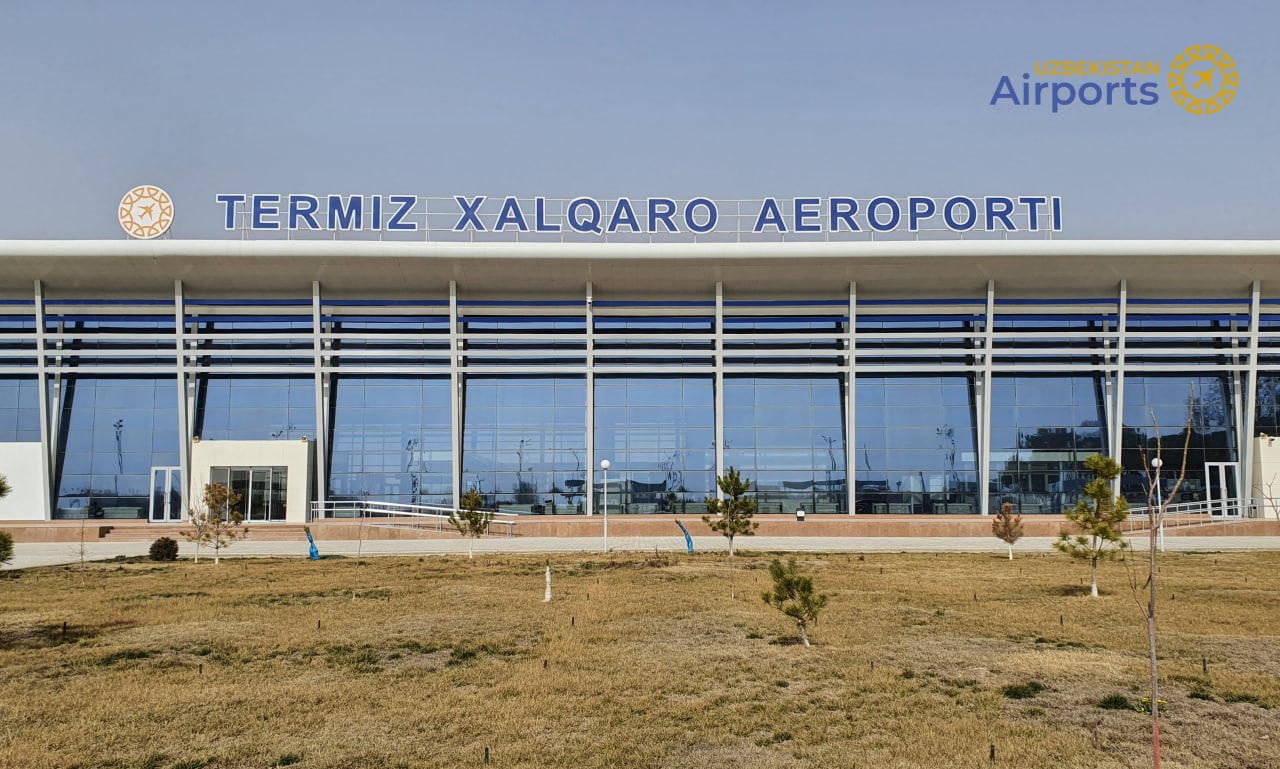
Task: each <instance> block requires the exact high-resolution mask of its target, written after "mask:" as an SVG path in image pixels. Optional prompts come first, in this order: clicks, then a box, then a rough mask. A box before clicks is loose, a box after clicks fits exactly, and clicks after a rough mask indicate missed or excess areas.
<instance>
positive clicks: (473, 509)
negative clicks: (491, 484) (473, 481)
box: [449, 486, 493, 558]
mask: <svg viewBox="0 0 1280 769" xmlns="http://www.w3.org/2000/svg"><path fill="white" fill-rule="evenodd" d="M458 501H459V503H460V504H461V505H462V509H461V510H457V511H455V512H454V513H453V515H451V516H449V523H452V524H453V527H454V528H455V529H457V530H458V533H459V534H461V535H462V536H464V537H470V538H471V541H470V542H468V543H467V557H468V558H475V557H476V555H475V552H474V550H475V542H476V540H477V539H479V538H481V537H483V536H484V535H485V532H487V531H488V530H489V524H490V523H493V511H492V510H481V509H480V507H481V506H482V505H484V497H482V496H480V490H479V489H477V488H476V487H475V486H472V487H471V488H470V489H468V490H467V493H466V494H463V495H462V499H460V500H458Z"/></svg>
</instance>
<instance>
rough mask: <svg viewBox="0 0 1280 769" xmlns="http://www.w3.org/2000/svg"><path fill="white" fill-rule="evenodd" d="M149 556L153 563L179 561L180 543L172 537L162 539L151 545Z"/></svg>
mask: <svg viewBox="0 0 1280 769" xmlns="http://www.w3.org/2000/svg"><path fill="white" fill-rule="evenodd" d="M148 555H149V556H150V557H151V560H153V561H176V560H178V542H177V540H174V539H172V538H170V537H161V538H160V539H157V540H156V541H155V542H152V543H151V550H150V551H149V553H148Z"/></svg>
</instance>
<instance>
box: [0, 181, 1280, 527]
mask: <svg viewBox="0 0 1280 769" xmlns="http://www.w3.org/2000/svg"><path fill="white" fill-rule="evenodd" d="M229 197H232V198H235V197H236V196H229ZM239 197H240V199H239V200H235V199H233V200H232V201H231V202H230V203H228V204H227V210H228V212H229V213H228V214H227V219H228V221H227V224H228V229H230V230H233V231H237V232H236V233H235V234H234V235H232V236H230V237H227V238H225V239H214V240H209V239H201V240H183V239H180V238H176V237H162V238H154V239H117V240H84V241H52V240H51V241H0V472H3V473H5V474H6V475H7V476H8V478H9V480H10V483H11V484H12V485H13V486H14V489H15V490H14V493H13V494H12V495H11V496H10V498H9V499H6V500H4V501H3V505H4V507H0V518H7V519H21V520H40V519H55V520H56V519H67V518H70V519H76V518H80V519H84V518H113V519H126V518H141V519H149V520H152V521H158V522H159V521H163V522H174V521H179V520H182V519H184V518H185V516H186V511H187V509H188V507H189V505H190V500H191V499H192V498H193V497H195V498H197V499H198V498H199V496H200V494H199V489H201V488H203V486H204V484H206V483H209V482H215V481H216V482H222V483H226V484H228V485H230V486H231V487H232V488H233V489H235V490H237V491H239V492H240V493H242V495H243V497H244V505H245V510H246V517H247V519H248V520H249V521H250V522H263V523H269V522H272V521H293V522H301V521H305V520H308V519H309V518H311V517H324V516H326V515H332V514H333V513H334V511H335V509H337V508H338V507H340V506H341V505H342V504H349V503H352V502H360V501H379V502H386V503H398V504H402V505H406V506H430V505H439V506H445V507H455V506H456V505H457V504H458V499H459V496H460V495H461V494H462V493H464V492H465V491H466V490H468V489H470V488H473V487H474V488H476V489H478V490H479V491H480V493H481V494H482V495H483V496H484V498H485V500H486V503H487V504H489V505H494V506H497V507H499V508H500V509H502V510H506V511H510V512H519V513H524V514H535V515H536V514H541V515H592V514H594V513H596V512H598V511H599V509H600V508H601V506H602V504H603V503H604V500H605V498H606V495H607V500H608V506H609V511H610V513H611V514H662V513H686V512H700V511H702V510H703V509H704V508H703V504H702V500H703V499H704V497H706V496H709V495H710V496H714V495H715V494H716V493H717V492H716V484H715V479H716V476H717V475H722V474H724V473H725V472H726V470H727V469H728V468H729V467H733V468H736V469H737V470H738V471H740V472H741V473H742V474H743V475H744V476H746V477H748V478H750V480H751V481H752V484H753V487H754V494H755V497H756V499H757V500H758V502H759V505H760V510H761V511H762V512H773V513H778V512H783V513H792V512H794V511H795V510H796V509H804V510H806V511H807V512H808V513H809V514H811V515H848V514H856V515H875V514H917V515H947V514H977V513H989V512H991V511H993V510H996V509H999V507H1000V505H1002V504H1003V503H1006V502H1009V503H1012V504H1013V505H1014V506H1015V509H1017V510H1018V511H1020V512H1022V513H1024V514H1036V513H1060V512H1061V510H1062V508H1063V507H1065V506H1069V505H1071V504H1073V503H1074V501H1075V500H1076V498H1077V497H1078V496H1079V490H1080V488H1081V486H1082V485H1083V483H1084V482H1085V481H1086V480H1087V475H1086V474H1085V472H1084V469H1083V461H1084V459H1085V457H1087V456H1088V455H1090V454H1092V453H1095V452H1102V453H1106V454H1109V455H1112V456H1117V457H1120V458H1121V459H1122V462H1123V464H1124V466H1125V468H1126V470H1127V471H1128V472H1127V473H1126V475H1125V477H1124V479H1122V481H1121V485H1122V487H1123V489H1124V491H1125V493H1126V494H1127V495H1130V496H1131V497H1133V498H1134V499H1135V500H1137V499H1144V500H1145V498H1146V493H1145V490H1144V489H1143V486H1142V484H1143V479H1142V477H1141V474H1140V471H1141V469H1142V459H1141V457H1140V452H1141V451H1146V452H1148V453H1149V454H1154V451H1155V444H1156V441H1157V439H1159V440H1160V441H1161V442H1162V445H1163V456H1164V459H1165V463H1166V467H1175V468H1176V467H1177V466H1178V465H1179V464H1180V463H1181V461H1182V446H1183V442H1184V431H1185V429H1186V426H1187V424H1188V422H1189V423H1190V425H1191V433H1190V448H1189V450H1188V451H1187V454H1186V461H1187V468H1188V479H1189V480H1188V482H1187V483H1186V484H1184V486H1183V488H1182V491H1181V498H1183V499H1188V500H1191V499H1206V500H1209V501H1211V502H1212V501H1220V502H1223V503H1224V504H1223V506H1222V507H1221V508H1220V511H1221V513H1222V514H1224V515H1235V514H1240V513H1241V512H1242V511H1243V512H1244V514H1245V515H1249V514H1258V513H1259V511H1261V513H1262V514H1266V515H1268V517H1270V515H1271V513H1268V512H1267V505H1266V498H1269V497H1270V484H1271V482H1273V481H1275V470H1276V469H1277V468H1280V463H1273V462H1272V461H1271V457H1270V451H1269V448H1270V441H1269V440H1268V438H1266V437H1265V436H1270V435H1280V242H1275V241H1079V240H1062V239H1052V238H1048V237H1037V238H1017V237H962V236H961V235H963V233H961V234H954V233H944V234H945V235H947V236H946V237H921V236H920V234H919V233H909V234H907V235H906V236H903V237H891V236H889V235H885V236H883V237H876V232H865V231H860V232H857V233H845V235H846V237H831V235H830V232H829V231H828V232H819V233H818V234H816V235H808V234H807V233H805V235H806V236H805V237H788V235H792V234H798V233H795V230H796V228H795V226H794V225H795V224H796V223H797V222H799V223H800V224H803V223H804V220H803V219H802V218H800V217H798V216H797V217H796V218H794V219H782V220H780V221H781V223H782V225H783V228H782V231H781V232H779V231H777V228H775V229H774V230H772V231H770V235H771V237H764V238H757V239H754V240H752V239H750V238H742V237H735V236H734V235H733V234H732V233H733V232H734V231H733V230H730V231H729V232H730V234H729V235H725V234H724V233H717V232H705V233H702V232H698V231H697V228H698V227H702V226H705V225H706V224H707V223H708V213H707V212H706V211H694V215H693V218H692V219H690V220H688V222H682V221H680V220H679V219H677V220H676V225H677V228H678V227H679V225H681V224H686V225H688V226H689V227H690V228H691V229H692V230H693V231H692V232H685V233H684V234H685V235H686V237H682V238H673V239H665V240H664V239H662V238H658V237H652V236H651V234H650V233H646V232H644V230H643V227H641V228H640V229H639V231H638V232H637V230H636V228H632V229H631V230H625V231H624V233H623V234H622V235H618V236H616V237H610V235H615V234H616V233H615V232H614V231H613V230H609V231H608V232H605V233H595V234H591V233H579V232H574V233H570V234H571V235H572V237H566V236H564V235H557V236H554V237H544V238H539V237H538V235H539V232H538V231H533V228H532V227H529V226H528V224H527V222H524V221H523V220H522V221H521V222H520V224H525V225H526V226H525V227H524V228H523V229H522V228H521V227H519V226H518V225H515V224H510V220H511V218H512V216H511V215H510V214H509V212H508V213H507V214H503V213H502V212H501V209H492V208H481V207H480V206H479V204H476V209H475V210H476V213H477V215H478V214H479V213H480V212H481V211H488V212H489V214H488V215H489V216H490V217H491V218H490V219H489V220H488V221H487V222H486V223H485V225H484V226H485V230H487V231H488V232H486V234H489V235H491V237H489V238H479V237H476V236H475V233H474V232H473V233H463V232H461V231H459V230H457V229H456V227H454V228H450V232H452V233H453V236H452V237H434V236H433V233H435V232H436V231H435V230H433V229H431V227H430V226H429V223H430V213H428V214H426V215H425V217H424V220H423V221H424V225H423V227H422V228H421V229H418V230H415V231H412V232H410V233H408V234H402V233H398V232H386V231H378V232H375V233H372V234H371V233H370V232H367V231H366V232H356V233H354V234H350V235H347V234H345V233H334V232H329V231H327V230H326V229H325V227H324V226H323V224H324V221H323V219H321V220H320V222H319V223H318V224H319V225H321V226H318V227H316V228H309V227H307V226H306V225H307V222H306V220H305V217H304V218H303V219H302V221H301V224H302V227H301V229H302V230H304V231H303V232H296V231H295V230H297V229H299V228H296V227H295V228H282V229H284V230H285V231H284V232H278V233H261V237H255V236H254V235H255V233H251V232H247V231H245V230H251V229H256V228H253V227H247V228H246V227H243V226H242V224H243V221H251V222H252V223H254V224H262V223H267V222H268V220H269V218H270V217H269V216H268V215H269V214H278V215H279V217H280V218H281V219H283V218H284V216H285V214H284V213H283V211H284V210H285V208H284V204H283V203H280V202H279V201H278V200H277V204H276V208H275V209H273V208H272V207H271V203H270V201H268V203H267V204H266V205H265V206H263V207H262V209H258V208H256V206H257V201H255V200H254V199H253V197H254V196H247V197H248V199H245V198H246V196H239ZM391 197H392V198H394V197H396V196H391ZM277 198H279V196H277ZM219 200H220V202H221V201H222V197H221V196H220V198H219ZM419 200H425V199H419ZM538 200H539V201H541V200H542V199H538ZM841 200H843V199H841ZM468 202H471V201H468ZM873 202H874V201H873ZM695 203H696V201H689V202H687V203H680V204H677V205H676V209H677V212H678V213H677V215H680V214H683V213H684V212H685V211H687V210H688V209H690V208H692V207H694V206H695ZM487 205H497V206H501V205H502V203H501V201H491V202H490V204H487ZM787 205H788V206H791V205H792V203H791V202H790V201H788V203H787ZM122 206H124V203H122ZM289 206H290V208H289V209H288V210H289V212H290V213H295V212H296V211H297V210H298V206H294V204H293V201H289ZM558 206H559V207H558V209H557V213H556V214H555V215H556V216H560V217H565V216H570V215H572V214H573V212H572V211H570V212H566V211H565V204H564V203H563V202H561V203H559V204H558ZM651 206H652V204H651V203H650V208H649V209H648V212H649V213H653V209H652V207H651ZM908 206H909V204H906V203H904V204H903V205H902V209H903V210H904V211H905V210H909V208H908ZM308 207H309V204H308V203H307V202H306V201H305V200H304V201H303V203H301V204H300V208H301V210H302V213H303V214H305V213H306V211H307V209H308ZM619 207H620V206H619V204H618V203H617V202H614V203H613V204H612V207H611V208H610V207H609V206H605V207H604V216H605V217H606V218H608V217H610V213H609V212H610V211H612V212H614V215H616V213H617V210H618V208H619ZM637 207H638V206H637ZM319 208H320V210H323V208H324V202H323V200H321V201H320V203H319ZM388 208H390V203H388ZM263 209H265V211H266V214H262V210H263ZM533 209H534V205H530V206H528V207H527V209H526V211H525V212H524V213H523V214H522V216H527V217H528V218H529V219H530V220H532V219H533V214H532V211H533ZM495 210H496V211H497V213H494V211H495ZM822 210H823V213H822V214H821V215H819V216H818V219H820V220H821V221H823V222H826V221H827V217H829V216H830V217H834V216H835V215H837V214H839V213H840V210H838V209H836V208H835V206H834V204H832V205H831V207H829V208H823V209H822ZM1046 210H1047V209H1046ZM795 211H800V212H803V211H804V209H803V208H802V206H801V205H799V204H797V205H794V210H793V211H791V212H788V210H787V209H786V208H785V207H784V208H783V210H782V212H781V214H782V215H783V216H785V217H791V216H792V214H793V213H795ZM981 211H982V207H981V204H979V206H978V213H977V214H975V215H976V216H979V217H980V216H981ZM662 212H663V209H662V208H661V207H659V209H658V214H659V215H661V214H662ZM348 213H349V210H348ZM367 213H368V206H367V204H366V214H367ZM585 213H586V215H587V216H588V218H589V215H590V213H591V211H590V208H589V207H588V209H587V211H586V212H585ZM719 213H720V216H721V217H722V218H728V217H727V216H726V215H725V214H724V213H723V210H722V211H721V212H719ZM890 213H892V212H891V211H889V212H887V213H886V212H884V211H882V212H881V221H882V222H883V220H884V219H885V218H886V217H887V216H888V215H889V214H890ZM965 213H966V212H965V211H963V210H960V211H959V213H958V214H957V216H959V217H961V218H963V215H964V214H965ZM390 215H391V213H390V212H389V211H388V212H383V213H380V216H381V217H382V220H380V221H385V219H386V217H389V216H390ZM503 215H506V216H507V218H508V224H510V226H507V227H503V228H502V229H500V230H499V229H498V228H497V226H496V223H497V222H500V221H501V220H500V219H498V220H496V221H495V219H493V217H495V216H497V217H500V216H503ZM873 215H874V212H873ZM1046 215H1047V214H1046ZM537 216H538V217H539V223H542V217H544V216H547V214H545V212H544V211H543V210H542V208H541V204H538V208H537ZM597 216H598V215H597ZM750 216H754V217H757V218H758V217H759V216H763V214H757V213H756V212H755V208H754V207H753V209H752V213H751V214H750ZM903 216H904V218H905V214H903ZM290 218H291V219H292V218H295V217H292V216H291V217H290ZM242 220H243V221H242ZM561 221H565V220H564V219H561ZM292 223H293V222H291V224H292ZM339 223H341V222H339ZM477 223H479V221H477ZM949 223H950V222H949ZM624 224H625V222H624ZM788 224H790V225H792V226H791V227H790V228H788V227H787V225H788ZM997 224H999V222H997ZM366 229H367V228H366ZM602 229H603V228H602ZM867 229H869V228H867V227H866V225H865V223H864V225H863V230H867ZM952 229H953V230H954V229H955V228H952ZM1023 229H1026V227H1025V223H1024V227H1023ZM312 230H314V231H312ZM494 230H497V231H496V232H494ZM800 232H804V231H803V230H801V231H800ZM460 233H461V234H460ZM392 236H395V237H392ZM628 236H629V237H628ZM855 236H856V237H855ZM1260 435H1261V436H1264V437H1261V438H1260V437H1258V436H1260ZM606 459H607V460H608V461H609V463H610V467H609V470H608V473H607V479H606V477H605V474H604V473H603V472H602V471H601V469H600V463H601V461H602V460H606ZM1278 488H1280V487H1278ZM1237 499H1243V500H1244V501H1245V505H1244V506H1233V505H1228V504H1225V503H1227V502H1230V501H1234V500H1237Z"/></svg>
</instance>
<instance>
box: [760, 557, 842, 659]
mask: <svg viewBox="0 0 1280 769" xmlns="http://www.w3.org/2000/svg"><path fill="white" fill-rule="evenodd" d="M769 576H770V577H772V578H773V591H772V592H765V593H764V594H763V596H762V597H763V598H764V602H765V603H767V604H769V605H770V606H772V607H773V608H775V609H777V610H778V611H780V612H782V613H783V614H785V615H787V616H788V617H790V618H791V619H793V620H795V622H796V627H797V628H799V629H800V640H801V641H803V642H804V645H805V646H809V645H810V644H809V634H808V632H806V631H807V628H808V626H809V625H810V624H813V625H816V624H818V612H820V611H822V607H824V606H826V605H827V596H826V595H823V594H818V595H815V594H814V592H813V578H812V577H806V576H804V575H802V574H801V573H800V571H799V569H798V568H797V567H796V559H795V558H790V559H788V560H787V565H786V566H783V565H782V562H781V561H779V560H778V559H777V558H774V559H773V563H771V564H769Z"/></svg>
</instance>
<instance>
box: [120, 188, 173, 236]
mask: <svg viewBox="0 0 1280 769" xmlns="http://www.w3.org/2000/svg"><path fill="white" fill-rule="evenodd" d="M119 218H120V226H121V227H123V228H124V231H125V232H127V233H129V235H130V236H132V237H135V238H140V239H142V240H151V239H152V238H158V237H160V236H161V235H163V234H165V232H167V231H168V230H169V225H170V224H173V198H171V197H169V193H167V192H165V191H164V190H162V189H160V188H159V187H154V186H152V185H150V184H144V185H142V186H140V187H134V188H133V189H131V190H129V191H128V192H126V193H125V195H124V197H123V198H121V199H120V213H119Z"/></svg>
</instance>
